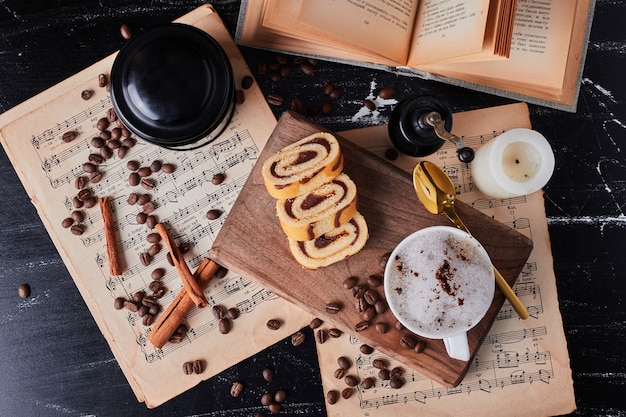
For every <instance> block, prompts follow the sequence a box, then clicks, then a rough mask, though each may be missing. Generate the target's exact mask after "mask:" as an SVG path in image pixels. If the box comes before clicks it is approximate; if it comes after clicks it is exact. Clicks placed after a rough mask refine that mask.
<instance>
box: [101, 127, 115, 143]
mask: <svg viewBox="0 0 626 417" xmlns="http://www.w3.org/2000/svg"><path fill="white" fill-rule="evenodd" d="M112 136H113V135H111V132H110V131H108V130H103V131H101V132H100V134H99V135H98V137H99V138H100V139H102V140H103V141H104V142H105V143H104V144H105V145H107V146H109V145H108V143H106V142H107V141H109V140H111V137H112Z"/></svg>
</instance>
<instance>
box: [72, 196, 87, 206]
mask: <svg viewBox="0 0 626 417" xmlns="http://www.w3.org/2000/svg"><path fill="white" fill-rule="evenodd" d="M84 205H85V203H83V202H82V201H80V199H79V198H78V197H76V196H74V198H72V206H74V208H81V207H83V206H84Z"/></svg>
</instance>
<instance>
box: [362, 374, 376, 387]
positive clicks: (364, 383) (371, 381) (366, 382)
mask: <svg viewBox="0 0 626 417" xmlns="http://www.w3.org/2000/svg"><path fill="white" fill-rule="evenodd" d="M361 386H362V387H363V389H370V388H372V387H373V386H374V378H372V377H371V376H368V377H367V378H365V379H364V380H363V381H361Z"/></svg>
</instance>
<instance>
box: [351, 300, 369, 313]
mask: <svg viewBox="0 0 626 417" xmlns="http://www.w3.org/2000/svg"><path fill="white" fill-rule="evenodd" d="M367 307H368V306H367V302H366V301H365V298H363V297H361V298H357V299H356V301H355V302H354V308H355V309H356V311H357V312H358V313H363V312H364V311H365V310H367Z"/></svg>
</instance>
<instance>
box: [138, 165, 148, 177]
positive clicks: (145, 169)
mask: <svg viewBox="0 0 626 417" xmlns="http://www.w3.org/2000/svg"><path fill="white" fill-rule="evenodd" d="M137 174H139V176H140V177H141V178H146V177H149V176H150V175H151V174H152V170H151V169H150V167H140V168H139V169H138V170H137Z"/></svg>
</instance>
